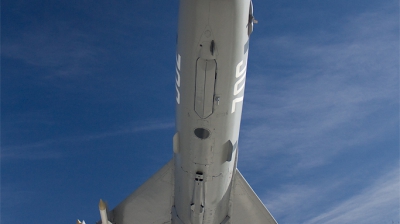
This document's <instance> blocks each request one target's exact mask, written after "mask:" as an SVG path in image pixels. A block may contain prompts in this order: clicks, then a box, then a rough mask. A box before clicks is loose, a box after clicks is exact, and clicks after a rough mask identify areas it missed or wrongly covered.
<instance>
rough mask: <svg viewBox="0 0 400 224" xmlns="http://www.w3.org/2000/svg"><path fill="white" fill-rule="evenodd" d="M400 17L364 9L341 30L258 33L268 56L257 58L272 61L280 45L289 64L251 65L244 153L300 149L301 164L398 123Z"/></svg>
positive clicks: (379, 134)
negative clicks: (303, 33)
mask: <svg viewBox="0 0 400 224" xmlns="http://www.w3.org/2000/svg"><path fill="white" fill-rule="evenodd" d="M395 18H396V15H394V14H386V13H385V11H384V10H382V11H379V12H374V13H363V14H361V15H358V16H354V17H351V18H349V19H348V20H349V21H348V23H347V24H344V26H343V30H342V31H340V32H339V33H331V34H329V33H327V32H323V34H321V35H320V36H318V37H315V38H302V37H289V36H283V37H268V38H262V39H260V40H256V43H255V45H256V46H257V49H261V50H263V51H265V52H266V53H265V54H264V55H267V56H266V58H265V59H263V60H266V61H265V62H263V61H261V59H255V61H256V62H255V63H257V64H261V65H265V64H269V63H268V60H269V59H272V58H273V57H274V56H275V53H276V51H284V53H280V54H279V55H285V56H282V58H280V60H286V64H283V66H287V68H285V69H281V68H279V66H274V65H271V66H268V65H267V66H266V67H260V66H258V67H257V68H256V69H254V71H251V70H250V71H249V73H250V74H249V77H248V80H247V85H246V88H247V89H246V97H245V108H244V118H243V123H244V124H243V128H242V130H243V131H242V132H241V137H242V140H241V145H242V146H243V147H242V149H244V150H246V151H247V153H245V154H243V155H241V158H243V159H244V160H245V161H247V162H248V161H250V160H251V158H254V155H257V157H258V158H259V157H260V156H261V157H267V156H270V155H271V154H272V155H273V154H277V153H284V154H286V155H289V156H290V155H292V156H293V155H295V156H298V157H297V158H296V160H297V162H296V166H297V167H296V168H299V169H302V168H307V169H308V168H313V167H316V166H320V165H322V164H325V163H327V162H328V160H329V159H330V158H331V157H332V156H335V155H337V154H338V153H340V152H342V151H343V150H348V149H349V147H351V146H360V145H363V144H367V143H368V142H371V141H375V140H378V139H380V140H383V139H384V138H385V137H386V136H387V133H388V132H392V133H393V132H394V131H395V130H397V123H398V107H397V104H398V99H399V98H398V65H397V64H398V51H397V50H396V49H398V34H397V33H396V32H395V30H397V27H396V26H397V22H396V21H395V20H394V19H395ZM316 39H318V41H316ZM321 39H322V40H324V41H322V40H321ZM331 39H335V42H334V43H331V42H330V40H331ZM271 49H272V51H271ZM257 61H258V62H257ZM299 61H300V62H301V63H300V64H301V65H296V63H298V62H299ZM292 64H295V65H294V66H291V65H292ZM252 73H253V74H254V73H255V75H252ZM242 156H243V157H242ZM310 158H312V159H310ZM249 163H253V162H249ZM261 165H262V164H261Z"/></svg>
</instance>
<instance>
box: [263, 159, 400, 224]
mask: <svg viewBox="0 0 400 224" xmlns="http://www.w3.org/2000/svg"><path fill="white" fill-rule="evenodd" d="M354 178H357V177H356V176H354V175H353V174H350V175H345V174H344V175H343V177H342V179H339V180H335V181H333V182H330V181H327V180H325V181H323V182H322V183H313V184H308V185H306V184H304V185H285V186H282V187H281V188H280V189H279V190H277V191H269V192H267V194H266V196H265V197H263V199H265V200H264V201H266V202H267V204H266V206H267V207H268V208H269V209H270V210H271V211H272V212H273V213H272V214H274V215H275V216H276V217H279V218H280V219H278V221H280V222H283V223H308V224H312V223H391V222H392V221H395V223H397V221H400V219H399V213H398V211H399V200H400V197H399V193H400V192H399V187H400V179H399V168H398V167H397V166H396V167H395V168H392V169H391V170H389V171H387V173H386V174H385V175H383V176H381V177H380V178H378V179H372V180H371V181H370V182H369V183H368V185H367V187H366V188H362V189H359V190H358V191H356V192H357V193H355V194H352V196H350V197H345V198H343V196H342V195H343V194H346V193H345V192H346V191H347V190H348V188H349V187H348V186H346V185H347V184H348V183H349V182H350V181H351V179H354Z"/></svg>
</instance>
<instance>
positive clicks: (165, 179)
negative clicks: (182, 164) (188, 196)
mask: <svg viewBox="0 0 400 224" xmlns="http://www.w3.org/2000/svg"><path fill="white" fill-rule="evenodd" d="M173 167H174V162H173V160H172V159H171V160H170V161H169V162H168V163H167V164H166V165H164V167H162V168H161V169H160V170H159V171H158V172H157V173H155V174H154V175H153V176H152V177H151V178H150V179H148V180H147V181H146V182H145V183H144V184H143V185H142V186H140V187H139V188H138V189H137V190H136V191H134V192H133V193H132V194H131V195H129V196H128V197H127V198H126V199H125V200H124V201H122V202H121V203H120V204H119V205H118V206H117V207H115V208H114V209H113V210H112V211H111V212H110V220H111V222H112V223H118V224H128V223H152V224H170V223H171V207H172V203H173V198H172V196H173V190H174V189H173V188H174V174H173V173H174V172H173Z"/></svg>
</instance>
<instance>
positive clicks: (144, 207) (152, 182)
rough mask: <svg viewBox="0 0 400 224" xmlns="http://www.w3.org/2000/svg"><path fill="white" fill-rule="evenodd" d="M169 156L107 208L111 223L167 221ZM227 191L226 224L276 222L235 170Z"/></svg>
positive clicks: (170, 203)
mask: <svg viewBox="0 0 400 224" xmlns="http://www.w3.org/2000/svg"><path fill="white" fill-rule="evenodd" d="M173 167H174V164H173V160H170V161H169V162H168V163H167V164H166V165H164V167H162V168H161V169H160V170H159V171H158V172H157V173H155V174H154V175H153V176H152V177H151V178H150V179H149V180H147V181H146V182H145V183H144V184H143V185H142V186H140V187H139V188H138V189H137V190H136V191H134V192H133V193H132V194H131V195H129V196H128V197H127V198H126V199H125V200H124V201H122V202H121V203H120V204H119V205H118V206H117V207H115V208H114V209H113V210H112V211H110V212H109V218H110V221H111V223H118V224H128V223H152V224H171V208H172V206H173V188H174V171H173ZM233 181H234V182H233V189H232V194H231V197H232V198H231V201H232V211H231V212H230V213H231V218H230V219H229V221H228V222H227V223H229V224H243V223H251V224H277V222H276V221H275V219H274V218H273V217H272V215H271V213H270V212H269V211H268V209H267V208H266V207H265V206H264V204H263V203H262V202H261V200H260V199H259V198H258V196H257V195H256V194H255V193H254V191H253V189H252V188H251V187H250V185H249V184H248V183H247V181H246V180H245V179H244V177H243V176H242V174H241V173H240V172H239V170H236V172H235V177H234V180H233Z"/></svg>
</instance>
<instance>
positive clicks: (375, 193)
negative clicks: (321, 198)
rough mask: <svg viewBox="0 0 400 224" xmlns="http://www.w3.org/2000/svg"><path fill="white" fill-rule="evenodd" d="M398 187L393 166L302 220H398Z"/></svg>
mask: <svg viewBox="0 0 400 224" xmlns="http://www.w3.org/2000/svg"><path fill="white" fill-rule="evenodd" d="M399 190H400V179H399V168H398V167H396V168H395V169H393V170H392V171H390V172H389V173H388V174H386V175H384V176H382V177H381V178H379V179H378V180H376V181H375V182H373V183H372V184H371V185H370V186H369V187H368V188H367V189H365V190H364V191H362V192H361V193H360V194H358V195H355V196H353V197H351V198H349V199H347V200H345V201H343V202H342V203H340V204H339V205H337V206H334V207H332V208H330V209H329V210H328V211H327V212H325V213H323V214H320V215H318V216H317V217H315V218H312V219H310V220H308V221H306V222H305V223H306V224H313V223H326V224H331V223H332V224H333V223H392V222H394V223H398V222H399V221H400V217H399V214H400V213H399V200H400V197H399V193H400V192H399Z"/></svg>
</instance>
